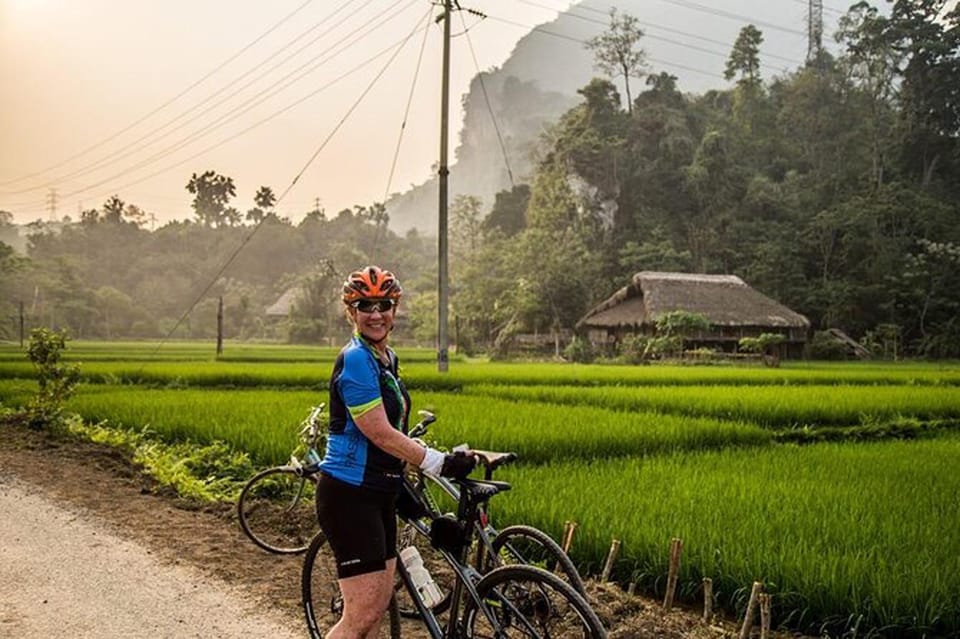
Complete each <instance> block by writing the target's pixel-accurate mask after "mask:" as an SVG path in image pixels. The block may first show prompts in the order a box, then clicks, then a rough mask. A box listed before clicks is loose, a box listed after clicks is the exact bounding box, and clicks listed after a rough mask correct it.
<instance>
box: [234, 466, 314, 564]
mask: <svg viewBox="0 0 960 639" xmlns="http://www.w3.org/2000/svg"><path fill="white" fill-rule="evenodd" d="M237 517H238V519H239V520H240V528H241V529H243V532H244V534H246V535H247V537H249V538H250V540H251V541H252V542H253V543H255V544H256V545H257V546H259V547H260V548H262V549H263V550H266V551H267V552H271V553H274V554H277V555H299V554H301V553H302V552H304V551H305V550H306V549H307V546H308V545H309V544H310V539H311V538H312V537H313V535H314V534H316V532H317V530H319V529H320V525H319V524H318V523H317V511H316V506H315V504H314V482H313V480H312V479H309V478H307V477H304V476H303V475H301V474H299V473H298V472H297V471H296V470H295V469H294V468H292V467H291V466H275V467H273V468H267V469H266V470H262V471H260V472H259V473H257V474H256V475H254V476H253V477H251V478H250V479H249V481H247V483H246V485H244V487H243V490H242V491H240V497H239V498H238V499H237Z"/></svg>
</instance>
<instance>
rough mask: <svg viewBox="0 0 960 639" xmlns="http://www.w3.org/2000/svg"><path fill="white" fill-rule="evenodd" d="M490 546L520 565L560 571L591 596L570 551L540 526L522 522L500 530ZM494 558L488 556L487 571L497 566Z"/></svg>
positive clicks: (584, 593) (574, 586) (577, 588)
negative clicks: (536, 526) (565, 550)
mask: <svg viewBox="0 0 960 639" xmlns="http://www.w3.org/2000/svg"><path fill="white" fill-rule="evenodd" d="M490 545H491V547H492V549H493V552H494V553H496V555H497V557H500V558H503V557H509V558H513V559H514V560H515V561H516V563H518V564H526V565H533V566H539V567H542V568H544V569H545V570H547V571H549V572H554V573H557V574H558V575H559V576H560V577H561V578H563V579H564V580H566V581H567V582H568V583H569V584H570V585H571V586H573V589H574V590H576V591H577V592H578V593H579V594H580V595H581V596H582V597H584V598H586V597H587V588H586V586H584V584H583V578H582V577H581V576H580V571H578V570H577V567H576V566H575V565H574V564H573V561H571V560H570V557H569V556H568V555H567V553H565V552H563V548H561V547H560V544H558V543H557V542H556V541H554V540H553V538H552V537H551V536H550V535H548V534H547V533H545V532H543V531H542V530H540V529H539V528H534V527H533V526H525V525H522V524H521V525H516V526H507V527H506V528H504V529H503V530H501V531H500V532H498V533H497V535H496V537H494V538H493V541H492V542H491V544H490ZM493 560H494V559H493V557H489V556H487V557H486V563H487V565H486V570H484V572H487V571H488V570H489V569H490V568H492V567H493V565H492V562H493ZM541 564H542V565H541Z"/></svg>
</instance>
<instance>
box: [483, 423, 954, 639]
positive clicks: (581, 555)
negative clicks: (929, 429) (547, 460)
mask: <svg viewBox="0 0 960 639" xmlns="http://www.w3.org/2000/svg"><path fill="white" fill-rule="evenodd" d="M957 459H960V437H957V436H945V437H942V438H938V439H932V440H924V441H916V442H882V443H872V444H859V445H852V444H825V445H818V446H810V447H795V446H778V447H773V448H764V449H759V450H757V449H751V450H734V449H728V450H724V451H716V452H707V453H698V452H695V453H689V452H684V453H679V454H675V455H667V456H661V457H654V458H645V459H641V458H624V459H616V460H608V461H606V462H604V463H597V462H594V461H589V460H568V461H562V462H560V461H558V462H557V463H555V464H550V465H546V466H537V467H530V466H527V467H524V466H517V467H507V468H504V469H503V471H502V473H501V474H502V477H501V478H502V479H505V480H507V481H510V482H511V483H513V484H514V490H512V491H510V492H509V493H506V494H505V495H504V496H503V497H502V498H500V499H498V502H497V503H496V504H495V506H496V508H497V516H498V517H500V518H501V519H500V520H501V521H502V520H503V518H506V519H508V520H510V521H524V522H526V523H530V524H532V525H535V526H540V527H543V528H545V529H546V530H549V531H551V532H553V533H554V534H555V535H557V534H559V532H560V531H559V530H558V524H559V522H563V521H565V520H567V519H573V520H575V521H577V522H578V523H579V524H580V527H579V528H578V529H577V540H576V542H575V543H574V548H573V555H574V558H575V560H576V561H577V562H578V563H579V564H580V565H581V566H585V567H592V569H593V570H594V571H597V570H598V569H597V567H598V566H599V565H601V564H602V562H603V559H604V557H605V553H606V552H607V549H608V547H609V544H610V539H611V538H612V537H616V538H617V539H620V540H622V546H621V554H620V557H621V559H620V560H619V562H618V563H617V566H616V571H615V575H616V577H617V578H618V579H620V580H621V581H623V582H627V581H639V582H640V583H641V585H643V586H645V587H646V588H647V589H648V590H652V591H657V592H658V594H662V592H663V590H662V588H663V583H662V581H663V575H665V574H666V564H667V556H668V553H667V548H668V546H669V540H670V539H671V538H672V537H680V538H682V539H683V540H684V550H683V562H682V566H683V568H682V579H683V580H684V581H685V582H686V583H687V585H688V588H687V591H693V590H695V587H696V585H697V584H699V582H700V580H701V579H702V577H705V576H706V577H711V578H712V579H713V581H714V585H715V589H716V590H717V591H719V592H720V593H722V594H721V597H723V598H725V599H726V603H728V604H730V603H731V599H732V596H733V594H734V593H735V592H736V591H737V590H738V589H741V588H744V587H749V585H750V583H752V582H753V581H755V580H759V581H763V582H764V583H765V584H766V589H767V591H768V592H772V593H773V594H774V600H775V601H776V602H777V610H776V615H777V619H779V620H784V619H787V618H792V619H793V620H794V624H793V625H794V627H796V626H797V622H798V621H800V620H801V619H803V620H806V622H808V623H809V624H810V625H809V626H808V627H803V628H801V629H802V630H805V631H808V632H809V631H813V630H814V629H815V626H816V624H822V623H826V624H827V629H829V630H830V631H831V632H836V633H841V632H843V631H845V630H849V629H848V628H844V627H843V624H844V623H845V621H844V620H846V619H848V618H851V617H852V618H860V619H861V623H862V626H861V630H866V629H869V628H874V629H878V628H886V630H885V634H896V633H897V632H898V631H903V632H906V633H907V634H909V633H910V632H914V631H916V630H917V629H919V628H928V629H929V631H928V635H934V636H939V635H949V634H950V633H955V632H957V631H960V602H958V600H957V598H956V593H957V592H960V528H958V527H957V525H956V524H957V522H958V521H960V500H958V499H957V495H958V494H960V475H958V474H957V473H956V461H957ZM911 628H912V629H913V630H911Z"/></svg>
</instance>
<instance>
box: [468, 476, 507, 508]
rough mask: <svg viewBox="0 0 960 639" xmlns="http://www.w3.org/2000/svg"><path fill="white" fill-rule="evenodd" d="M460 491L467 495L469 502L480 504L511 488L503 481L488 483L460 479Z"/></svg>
mask: <svg viewBox="0 0 960 639" xmlns="http://www.w3.org/2000/svg"><path fill="white" fill-rule="evenodd" d="M457 483H459V484H460V490H461V491H464V492H466V493H467V495H468V496H469V498H470V501H471V502H473V503H480V502H482V501H486V500H488V499H490V498H491V497H493V496H494V495H496V494H497V493H502V492H506V491H508V490H510V488H511V486H510V484H508V483H507V482H505V481H490V480H486V479H461V480H460V481H459V482H457Z"/></svg>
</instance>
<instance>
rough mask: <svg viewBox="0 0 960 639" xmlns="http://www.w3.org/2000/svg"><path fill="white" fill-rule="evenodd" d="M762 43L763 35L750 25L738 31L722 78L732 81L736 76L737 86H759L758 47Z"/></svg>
mask: <svg viewBox="0 0 960 639" xmlns="http://www.w3.org/2000/svg"><path fill="white" fill-rule="evenodd" d="M762 43H763V33H761V32H760V30H759V29H757V28H756V27H755V26H753V25H752V24H748V25H747V26H745V27H744V28H742V29H740V35H738V36H737V41H736V42H734V43H733V50H732V51H731V52H730V57H729V58H728V59H727V68H726V70H725V71H724V72H723V77H724V78H726V79H727V80H732V79H733V77H734V76H736V75H737V74H739V75H740V77H739V79H738V80H737V85H738V86H749V87H754V88H755V87H757V86H759V85H760V45H761V44H762Z"/></svg>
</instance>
